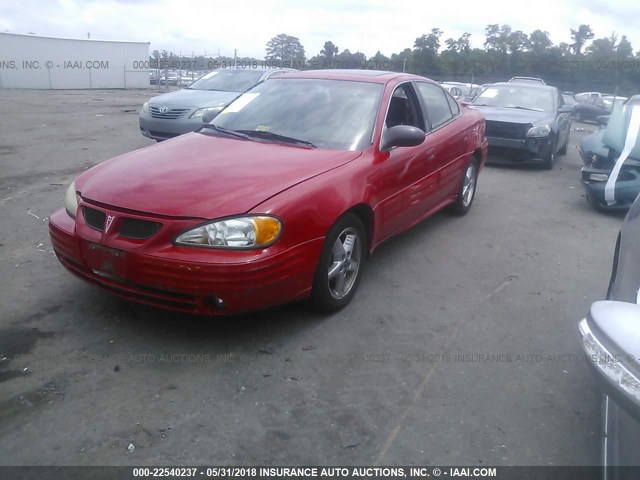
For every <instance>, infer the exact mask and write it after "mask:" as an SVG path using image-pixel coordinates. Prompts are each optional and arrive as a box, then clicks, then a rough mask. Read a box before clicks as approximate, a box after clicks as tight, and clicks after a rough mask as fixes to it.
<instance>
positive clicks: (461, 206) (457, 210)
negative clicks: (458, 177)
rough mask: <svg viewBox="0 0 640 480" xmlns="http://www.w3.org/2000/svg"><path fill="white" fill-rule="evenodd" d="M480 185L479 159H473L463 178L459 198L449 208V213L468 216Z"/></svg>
mask: <svg viewBox="0 0 640 480" xmlns="http://www.w3.org/2000/svg"><path fill="white" fill-rule="evenodd" d="M477 185H478V159H477V158H476V157H472V158H471V161H470V162H469V165H467V169H466V170H465V172H464V175H463V176H462V184H461V185H460V190H459V191H458V198H457V199H456V201H455V203H453V204H452V205H451V206H450V207H449V212H451V213H452V214H454V215H458V216H462V215H466V214H467V212H469V210H471V205H473V199H474V198H475V197H476V187H477Z"/></svg>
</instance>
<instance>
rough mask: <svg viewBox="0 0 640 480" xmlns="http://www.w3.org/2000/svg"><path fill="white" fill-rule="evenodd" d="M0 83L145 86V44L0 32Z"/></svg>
mask: <svg viewBox="0 0 640 480" xmlns="http://www.w3.org/2000/svg"><path fill="white" fill-rule="evenodd" d="M0 88H34V89H56V88H58V89H74V88H149V43H143V42H112V41H103V40H73V39H66V38H51V37H37V36H34V35H17V34H12V33H0Z"/></svg>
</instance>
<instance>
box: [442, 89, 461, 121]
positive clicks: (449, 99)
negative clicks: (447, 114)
mask: <svg viewBox="0 0 640 480" xmlns="http://www.w3.org/2000/svg"><path fill="white" fill-rule="evenodd" d="M445 97H447V102H449V107H450V108H451V113H452V114H453V116H454V117H455V116H456V115H458V114H459V113H460V106H459V105H458V102H456V100H455V98H453V97H452V96H451V95H448V94H447V93H445Z"/></svg>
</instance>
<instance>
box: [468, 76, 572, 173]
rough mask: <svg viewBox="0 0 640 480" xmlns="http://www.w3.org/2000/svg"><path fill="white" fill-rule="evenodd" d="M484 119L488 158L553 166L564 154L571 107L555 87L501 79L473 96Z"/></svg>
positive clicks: (475, 105) (498, 161)
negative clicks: (557, 156)
mask: <svg viewBox="0 0 640 480" xmlns="http://www.w3.org/2000/svg"><path fill="white" fill-rule="evenodd" d="M473 107H474V108H476V109H478V110H479V111H481V112H482V114H483V115H484V117H485V118H486V121H487V126H486V134H487V139H488V140H489V157H488V161H489V162H492V163H510V164H514V163H515V164H523V163H532V164H537V165H540V166H542V167H543V168H545V169H548V170H550V169H552V168H553V164H554V163H555V160H556V155H565V154H566V153H567V145H568V143H569V132H570V130H571V119H570V118H569V115H570V113H571V111H572V107H571V106H570V105H566V104H565V102H564V100H563V98H562V95H560V92H559V91H558V89H557V88H555V87H551V86H547V85H537V84H535V83H530V84H526V83H517V82H511V83H509V82H501V83H494V84H493V85H491V86H489V87H487V88H486V89H485V90H484V91H482V93H480V94H479V95H478V96H477V97H476V98H475V99H474V100H473Z"/></svg>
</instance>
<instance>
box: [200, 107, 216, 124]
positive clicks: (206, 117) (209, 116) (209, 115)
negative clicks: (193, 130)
mask: <svg viewBox="0 0 640 480" xmlns="http://www.w3.org/2000/svg"><path fill="white" fill-rule="evenodd" d="M219 113H220V110H218V111H217V112H206V113H205V114H204V115H202V123H211V120H213V119H214V118H216V117H217V116H218V114H219Z"/></svg>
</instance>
